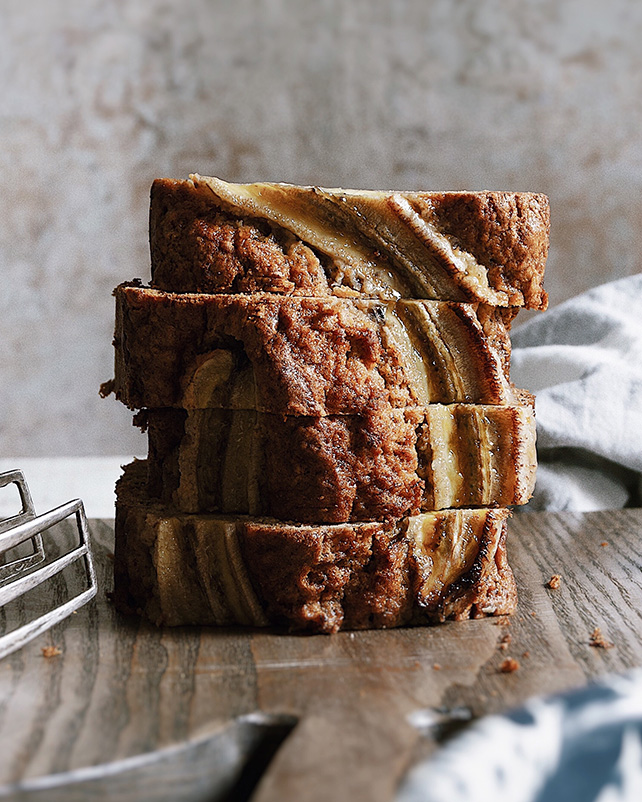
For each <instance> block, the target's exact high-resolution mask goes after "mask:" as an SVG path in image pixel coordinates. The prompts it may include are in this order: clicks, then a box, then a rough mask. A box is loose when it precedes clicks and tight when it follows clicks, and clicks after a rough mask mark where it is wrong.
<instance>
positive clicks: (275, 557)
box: [114, 461, 517, 633]
mask: <svg viewBox="0 0 642 802" xmlns="http://www.w3.org/2000/svg"><path fill="white" fill-rule="evenodd" d="M508 514H509V513H508V510H506V509H483V508H482V509H459V510H442V511H439V512H430V513H423V514H421V515H414V516H411V517H408V518H405V519H402V520H400V521H397V522H386V523H383V522H378V521H373V522H367V523H345V524H324V525H303V524H292V523H283V522H280V521H275V520H270V519H252V518H248V517H246V516H221V515H210V514H195V513H181V512H179V511H177V510H175V509H173V508H171V507H167V506H165V505H163V504H161V503H159V502H158V501H156V500H154V499H150V498H149V496H148V495H147V491H146V466H145V462H144V461H136V462H134V463H132V464H131V465H129V466H127V467H126V468H125V473H124V475H123V477H122V478H121V479H120V480H119V482H118V484H117V502H116V552H115V589H114V600H115V603H116V605H117V607H118V608H119V609H120V610H121V611H122V612H125V613H138V614H141V615H144V616H145V617H146V618H148V619H150V620H151V621H152V622H154V623H155V624H158V625H169V626H179V625H184V624H196V625H223V626H224V625H235V624H241V625H250V626H268V625H276V626H286V627H287V628H289V629H292V630H306V631H309V632H324V633H332V632H336V631H338V630H339V629H378V628H388V627H396V626H402V625H405V624H412V625H416V624H428V623H436V622H440V621H443V620H445V619H447V618H454V619H464V618H478V617H482V616H485V615H504V614H509V613H511V612H513V610H514V609H515V605H516V601H517V593H516V588H515V581H514V579H513V574H512V572H511V570H510V567H509V565H508V562H507V559H506V547H505V539H506V521H507V518H508Z"/></svg>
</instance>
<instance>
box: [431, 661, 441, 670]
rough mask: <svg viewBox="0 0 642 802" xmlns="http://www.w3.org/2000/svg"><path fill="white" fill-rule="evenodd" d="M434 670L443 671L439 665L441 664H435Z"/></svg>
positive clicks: (433, 665)
mask: <svg viewBox="0 0 642 802" xmlns="http://www.w3.org/2000/svg"><path fill="white" fill-rule="evenodd" d="M432 669H433V671H441V666H440V665H439V663H433V664H432Z"/></svg>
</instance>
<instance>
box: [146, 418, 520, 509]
mask: <svg viewBox="0 0 642 802" xmlns="http://www.w3.org/2000/svg"><path fill="white" fill-rule="evenodd" d="M145 417H146V425H147V428H148V436H149V457H148V471H149V477H148V490H149V493H150V495H152V496H154V497H158V498H160V499H161V500H162V501H163V502H164V503H166V504H172V505H175V506H176V507H177V509H179V510H181V511H183V512H222V513H242V514H249V515H268V516H271V517H273V518H277V519H280V520H295V521H301V522H304V523H341V522H347V521H371V520H385V519H392V518H402V517H404V516H408V515H414V514H416V513H419V512H420V511H421V510H424V511H428V510H440V509H445V508H447V507H491V506H496V507H505V506H508V505H512V504H525V503H526V502H527V501H528V499H529V498H530V496H531V494H532V491H533V487H534V484H535V468H536V453H535V416H534V413H533V410H532V408H530V407H525V406H510V407H508V406H507V407H502V406H482V405H467V404H452V405H449V406H443V405H439V404H434V405H431V406H428V407H424V408H407V409H405V410H400V409H395V410H386V411H381V410H380V411H376V412H371V413H369V414H365V415H328V416H326V417H322V418H313V417H302V416H298V417H287V418H283V417H281V416H279V415H272V414H269V413H263V412H256V411H254V410H222V409H197V410H180V409H171V408H167V409H154V410H147V411H146V413H145Z"/></svg>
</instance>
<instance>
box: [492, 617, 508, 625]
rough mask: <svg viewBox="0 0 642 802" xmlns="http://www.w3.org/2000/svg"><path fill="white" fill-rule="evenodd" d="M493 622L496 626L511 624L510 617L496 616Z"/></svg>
mask: <svg viewBox="0 0 642 802" xmlns="http://www.w3.org/2000/svg"><path fill="white" fill-rule="evenodd" d="M493 624H494V625H495V626H496V627H509V626H510V618H496V619H495V620H494V621H493Z"/></svg>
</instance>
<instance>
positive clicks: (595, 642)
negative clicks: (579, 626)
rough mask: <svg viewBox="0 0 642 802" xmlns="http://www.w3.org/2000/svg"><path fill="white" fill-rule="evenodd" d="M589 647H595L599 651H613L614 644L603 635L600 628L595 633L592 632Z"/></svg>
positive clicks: (596, 628)
mask: <svg viewBox="0 0 642 802" xmlns="http://www.w3.org/2000/svg"><path fill="white" fill-rule="evenodd" d="M589 645H590V646H595V647H596V648H598V649H612V648H613V645H614V644H612V643H611V641H608V640H607V639H606V638H605V637H604V635H602V630H601V629H600V628H599V627H595V629H594V630H593V632H591V636H590V638H589Z"/></svg>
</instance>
